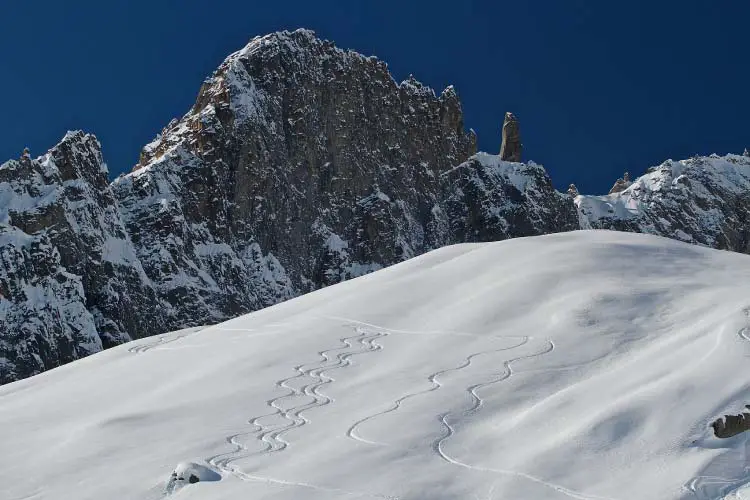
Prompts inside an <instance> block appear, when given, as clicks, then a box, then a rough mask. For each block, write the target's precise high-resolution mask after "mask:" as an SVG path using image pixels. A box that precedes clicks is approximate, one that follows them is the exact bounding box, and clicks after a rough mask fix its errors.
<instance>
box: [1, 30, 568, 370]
mask: <svg viewBox="0 0 750 500" xmlns="http://www.w3.org/2000/svg"><path fill="white" fill-rule="evenodd" d="M475 152H476V137H475V135H474V133H473V132H472V131H469V132H465V131H464V125H463V117H462V112H461V105H460V101H459V99H458V96H457V94H456V92H455V90H454V89H453V88H452V87H448V88H447V89H446V90H445V91H443V92H442V93H441V94H440V95H435V93H434V92H433V91H432V90H431V89H429V88H427V87H425V86H423V85H422V84H420V83H419V82H418V81H417V80H415V79H414V78H413V77H410V78H409V79H407V80H406V81H404V82H402V83H400V84H398V83H396V82H395V81H394V80H393V79H392V77H391V75H390V74H389V73H388V70H387V67H386V65H385V63H383V62H381V61H379V60H377V59H376V58H373V57H365V56H362V55H360V54H357V53H355V52H349V51H343V50H340V49H338V48H336V47H335V46H334V45H333V44H331V43H330V42H326V41H322V40H319V39H317V38H316V37H315V36H314V35H313V34H312V33H311V32H309V31H304V30H299V31H295V32H293V33H288V32H284V33H276V34H272V35H268V36H265V37H260V38H256V39H254V40H253V41H252V42H250V44H249V45H248V46H247V47H245V48H244V49H243V50H241V51H239V52H237V53H235V54H232V55H231V56H229V57H228V58H227V59H226V61H225V62H224V63H223V64H222V65H221V66H220V67H219V69H218V70H217V71H216V72H215V73H214V75H213V76H212V77H211V78H209V79H208V80H207V81H206V82H205V83H204V85H203V86H202V88H201V90H200V92H199V96H198V99H197V102H196V104H195V106H194V107H193V109H191V110H190V111H189V112H188V113H187V114H186V115H185V116H184V117H182V118H181V119H179V120H173V121H172V122H171V123H170V124H169V125H168V126H167V127H166V128H165V129H164V131H163V132H162V133H161V134H160V135H159V137H157V138H156V140H154V141H153V142H152V143H151V144H149V145H147V146H146V147H145V148H144V149H143V151H142V154H141V159H140V162H139V164H138V165H137V166H136V168H135V169H134V171H133V172H132V173H130V174H128V175H125V176H121V177H120V178H118V179H116V180H115V181H114V182H113V183H112V184H111V185H108V183H107V180H106V167H105V166H104V163H103V161H102V157H101V151H100V148H99V144H98V142H97V141H96V139H94V138H93V137H92V136H89V135H85V134H82V133H72V134H69V135H68V136H66V137H65V139H64V140H63V141H62V142H61V144H60V145H58V146H56V147H55V148H53V150H51V151H50V152H49V153H48V154H46V155H44V156H43V157H41V158H39V159H36V160H32V159H31V158H30V156H29V155H26V156H24V157H23V158H22V159H21V160H19V161H12V162H8V163H6V164H4V165H3V166H2V167H0V210H2V212H0V214H4V215H2V217H0V223H5V224H8V229H7V230H8V231H10V232H13V234H16V237H15V239H16V240H18V241H21V242H23V244H20V243H19V244H15V243H14V244H13V245H10V244H6V245H5V246H4V247H3V248H2V250H3V251H5V252H6V253H9V254H10V252H11V250H12V249H14V250H13V253H12V255H13V259H14V260H13V266H14V267H15V268H19V267H21V268H23V269H24V271H25V272H28V273H29V275H28V276H26V275H23V276H22V275H20V274H19V273H10V272H5V271H4V273H3V274H2V275H1V276H2V279H3V280H4V281H3V282H2V283H3V289H2V290H3V295H4V297H5V298H4V299H3V300H4V302H3V304H4V306H3V307H5V309H3V310H7V311H16V312H13V314H12V315H10V313H6V317H7V318H9V319H8V320H7V321H6V322H4V323H3V325H4V328H5V326H7V327H8V328H7V329H6V331H2V332H0V338H2V339H11V338H12V342H11V341H6V344H5V345H6V346H9V347H8V349H9V350H8V349H6V351H7V352H10V351H12V350H13V349H16V350H18V349H20V350H21V351H24V349H25V350H26V351H28V352H30V353H31V354H29V355H28V356H26V357H25V358H24V357H23V356H21V355H17V354H12V355H11V354H8V355H7V356H5V361H4V366H6V367H7V370H6V372H7V373H8V375H7V376H6V377H5V378H4V379H3V381H7V380H10V379H13V378H19V377H23V376H26V375H29V374H32V373H36V372H38V371H40V370H43V369H45V368H49V367H51V366H55V365H57V364H59V363H62V362H65V361H69V360H71V359H75V358H76V357H79V356H81V355H85V354H87V353H89V352H93V351H96V350H98V349H100V348H102V347H107V346H109V345H114V344H117V343H121V342H124V341H126V340H129V339H130V338H135V337H139V336H143V335H146V334H156V333H160V332H162V331H165V330H169V329H176V328H179V327H183V326H191V325H196V324H205V323H210V322H216V321H220V320H224V319H227V318H229V317H232V316H236V315H238V314H241V313H244V312H247V311H252V310H255V309H258V308H261V307H265V306H268V305H271V304H275V303H277V302H279V301H282V300H285V299H288V298H290V297H293V296H295V295H298V294H300V293H304V292H307V291H310V290H314V289H316V288H319V287H322V286H326V285H330V284H333V283H337V282H339V281H341V280H345V279H348V278H351V277H355V276H359V275H362V274H364V273H367V272H370V271H373V270H376V269H379V268H381V267H384V266H388V265H391V264H393V263H396V262H399V261H401V260H404V259H407V258H410V257H413V256H415V255H418V254H420V253H423V252H425V251H428V250H431V249H433V248H436V247H438V246H441V245H444V244H449V243H455V242H462V241H487V240H493V239H503V238H509V237H514V236H526V235H532V234H542V233H545V232H550V231H557V230H568V229H573V228H574V227H575V223H576V213H575V208H574V206H573V205H572V204H571V203H570V202H569V200H568V201H567V202H566V197H564V196H563V195H560V194H559V193H557V192H556V191H554V189H553V188H552V184H551V182H550V180H549V178H548V177H547V175H546V173H545V172H544V170H543V169H542V168H541V167H540V166H537V165H534V164H529V165H524V164H517V163H515V164H511V163H507V162H502V161H500V160H499V159H498V158H497V157H490V156H488V155H478V156H476V157H472V155H473V154H474V153H475ZM470 158H471V159H470ZM467 160H468V161H467ZM37 241H38V242H37ZM34 242H37V243H34ZM34 245H37V246H36V247H35V246H34ZM37 247H42V248H44V249H46V250H45V251H46V253H44V254H40V253H39V252H38V251H35V252H36V253H34V251H32V249H33V248H37ZM24 252H26V253H24ZM27 254H28V255H27ZM33 256H37V257H36V259H37V261H39V262H40V263H39V264H35V265H41V262H47V263H48V266H49V267H50V269H49V271H48V272H47V271H45V272H46V274H45V273H42V272H41V271H38V272H37V271H33V272H32V271H29V266H28V265H26V264H24V262H26V261H29V259H32V258H33ZM7 259H8V260H9V262H10V257H7ZM40 259H41V260H40ZM56 259H57V260H56ZM35 262H36V261H35ZM9 268H10V267H9ZM48 276H51V277H49V278H46V277H48ZM55 276H60V278H57V280H58V281H60V282H62V281H65V280H67V281H69V282H70V283H71V285H70V286H68V287H67V288H65V289H64V290H62V291H59V292H55V293H57V295H59V296H60V297H57V296H55V297H57V298H54V301H55V303H58V302H61V301H67V302H66V303H68V304H70V307H72V308H74V309H75V310H78V311H79V312H80V313H81V314H80V315H78V317H79V319H80V321H81V322H82V323H81V324H80V325H78V324H76V325H73V326H71V325H69V324H68V323H64V324H61V326H59V328H58V327H55V329H51V330H50V331H45V330H44V326H43V325H44V324H47V321H46V320H40V323H39V325H38V327H35V328H32V329H30V330H28V333H27V334H26V337H25V340H24V339H19V338H16V337H11V335H10V334H9V333H8V332H9V330H10V329H11V328H15V326H17V325H20V324H21V322H23V321H27V319H28V318H30V317H33V316H34V315H35V314H36V313H33V311H32V312H28V313H26V312H24V314H25V316H24V314H21V313H20V312H17V311H27V310H35V309H33V308H32V309H29V308H28V307H26V308H25V309H24V307H25V306H23V304H24V303H25V300H26V299H25V296H24V295H23V294H22V293H21V292H18V291H15V292H13V294H11V293H10V290H17V289H18V288H19V287H20V288H22V285H21V283H22V282H23V280H32V281H33V280H36V281H39V280H43V279H49V280H51V279H53V278H52V277H55ZM62 277H65V280H63V278H62ZM36 281H35V282H36ZM40 286H41V285H40ZM58 288H59V287H58ZM63 292H64V293H63ZM45 301H46V302H45ZM52 302H53V297H48V298H45V299H44V300H40V301H38V304H36V305H35V306H34V307H37V306H38V309H44V308H45V307H47V305H49V304H51V303H52ZM45 304H47V305H45ZM55 307H57V306H55ZM40 315H41V313H40ZM39 317H40V318H41V316H39ZM11 319H12V321H13V322H12V323H11ZM66 325H67V326H66ZM39 338H42V339H44V343H46V344H48V345H49V347H44V348H37V347H34V346H31V344H32V339H39ZM58 338H65V339H70V340H65V341H64V342H63V341H57V340H55V339H58ZM24 342H25V344H24ZM66 342H67V343H66ZM57 344H60V345H57ZM68 344H69V345H70V348H68V347H65V346H67V345H68ZM19 346H20V347H19ZM24 346H26V347H24ZM29 346H31V347H29ZM55 349H57V350H59V351H61V352H62V354H60V355H56V354H54V353H53V354H50V353H52V352H53V351H54V350H55ZM6 351H4V352H6ZM26 351H24V352H26ZM4 355H5V354H4ZM22 358H23V359H24V360H34V361H35V362H36V364H33V363H31V362H29V361H19V360H21V359H22Z"/></svg>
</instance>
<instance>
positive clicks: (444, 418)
mask: <svg viewBox="0 0 750 500" xmlns="http://www.w3.org/2000/svg"><path fill="white" fill-rule="evenodd" d="M545 342H546V344H547V345H546V346H545V347H544V349H542V350H540V351H539V352H536V353H532V354H527V355H524V356H518V357H515V358H512V359H509V360H507V361H505V362H503V366H504V371H503V373H502V374H500V375H498V376H496V377H494V378H493V379H491V380H489V381H487V382H482V383H479V384H474V385H471V386H469V387H467V388H466V392H468V393H469V394H470V396H471V397H472V399H473V401H474V402H473V404H472V406H471V407H470V408H469V409H467V410H464V411H462V412H461V414H462V415H463V416H464V417H466V416H469V415H472V414H473V413H476V412H477V411H479V410H480V409H481V407H482V406H483V405H484V399H482V397H481V396H480V395H479V394H478V392H477V391H479V390H481V389H483V388H485V387H489V386H491V385H494V384H497V383H500V382H503V381H505V380H508V379H509V378H510V377H512V376H513V373H514V372H513V363H515V362H517V361H521V360H524V359H533V358H537V357H540V356H544V355H545V354H549V353H551V352H552V351H553V350H554V349H555V343H554V341H552V339H545ZM452 413H453V412H450V411H448V412H445V413H442V414H440V415H438V419H439V420H440V423H441V424H442V425H443V427H444V428H445V434H443V436H441V437H440V438H438V439H437V440H436V441H435V442H434V443H433V444H432V448H433V450H434V451H435V453H436V454H437V455H438V456H440V458H442V459H443V460H444V461H445V462H447V463H449V464H452V465H456V466H458V467H462V468H464V469H469V470H474V471H479V472H489V473H493V474H502V475H509V476H515V477H519V478H523V479H526V480H528V481H531V482H534V483H536V484H539V485H541V486H544V487H547V488H550V489H552V490H555V491H557V492H558V493H562V494H563V495H566V496H568V497H570V498H575V499H577V500H612V499H610V498H607V497H600V496H596V495H588V494H585V493H581V492H579V491H575V490H571V489H570V488H566V487H564V486H560V485H558V484H555V483H551V482H549V481H544V480H543V479H540V478H538V477H536V476H532V475H531V474H527V473H525V472H520V471H515V470H508V469H495V468H489V467H481V466H476V465H471V464H468V463H465V462H462V461H460V460H458V459H457V458H454V457H452V456H450V455H449V454H448V453H447V452H446V451H445V450H444V444H445V442H446V441H447V440H448V439H450V438H451V437H453V436H454V435H455V434H456V430H455V428H454V427H453V426H452V425H451V423H450V421H449V420H450V416H451V414H452Z"/></svg>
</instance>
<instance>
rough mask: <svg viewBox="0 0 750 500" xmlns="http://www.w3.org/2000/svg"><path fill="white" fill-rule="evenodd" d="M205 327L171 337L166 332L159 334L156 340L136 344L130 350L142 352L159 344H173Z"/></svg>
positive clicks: (135, 352) (136, 352) (134, 352)
mask: <svg viewBox="0 0 750 500" xmlns="http://www.w3.org/2000/svg"><path fill="white" fill-rule="evenodd" d="M204 329H205V328H200V329H198V330H193V331H190V332H187V333H183V334H182V335H175V337H174V338H171V339H170V338H168V337H169V334H168V333H165V334H162V335H159V336H158V337H157V338H156V340H154V341H151V342H146V343H143V344H138V345H136V346H133V347H130V348H128V352H131V353H133V354H142V353H144V352H146V351H150V350H151V349H153V348H154V347H159V346H162V345H166V344H171V343H172V342H174V341H176V340H180V339H184V338H185V337H188V336H190V335H192V334H194V333H198V332H200V331H202V330H204Z"/></svg>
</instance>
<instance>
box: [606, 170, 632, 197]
mask: <svg viewBox="0 0 750 500" xmlns="http://www.w3.org/2000/svg"><path fill="white" fill-rule="evenodd" d="M630 184H631V182H630V174H629V173H628V172H625V174H623V176H622V177H621V178H619V179H617V180H616V181H615V184H614V185H613V186H612V189H610V190H609V194H614V193H620V192H622V191H625V190H626V189H627V188H629V187H630Z"/></svg>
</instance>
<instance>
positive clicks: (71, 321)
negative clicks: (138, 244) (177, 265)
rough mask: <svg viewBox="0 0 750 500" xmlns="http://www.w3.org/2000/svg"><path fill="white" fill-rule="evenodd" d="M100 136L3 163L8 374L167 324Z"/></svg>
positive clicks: (0, 214)
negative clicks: (127, 227) (123, 218)
mask: <svg viewBox="0 0 750 500" xmlns="http://www.w3.org/2000/svg"><path fill="white" fill-rule="evenodd" d="M107 176H108V171H107V167H106V165H105V163H104V162H103V159H102V154H101V148H100V145H99V142H98V141H97V140H96V138H95V137H93V136H92V135H88V134H83V133H81V132H75V133H69V134H67V135H66V136H65V137H64V138H63V140H62V141H61V142H60V143H59V144H58V145H57V146H55V147H54V148H52V149H51V150H50V151H49V152H48V153H47V154H45V155H43V156H41V157H40V158H37V159H31V158H30V156H29V155H28V154H27V153H24V155H23V156H22V157H21V158H20V159H19V160H11V161H9V162H6V163H4V164H2V165H0V261H1V262H2V264H3V265H2V267H0V383H4V382H8V381H12V380H15V379H18V378H22V377H26V376H29V375H33V374H35V373H39V372H40V371H42V370H44V369H48V368H51V367H54V366H59V365H60V364H63V363H66V362H69V361H72V360H74V359H78V358H80V357H83V356H86V355H88V354H91V353H92V352H96V351H99V350H101V349H102V348H105V347H111V346H113V345H117V344H121V343H123V342H126V341H128V340H130V339H131V338H137V337H142V336H145V335H148V334H150V333H151V332H152V331H153V329H154V328H155V329H157V330H158V329H163V328H164V325H165V322H164V321H163V320H162V319H161V314H160V311H159V309H161V308H163V307H165V306H167V305H168V304H165V303H160V302H159V300H158V297H157V296H156V293H155V291H154V289H153V286H152V285H151V281H150V280H149V278H148V277H147V276H146V274H145V273H144V270H143V267H142V266H141V263H140V261H139V260H138V258H137V256H136V252H135V249H134V247H133V245H132V243H131V242H130V239H129V237H128V235H127V233H126V232H125V227H124V226H123V224H122V221H121V217H120V212H119V209H118V207H117V204H116V201H115V198H114V196H113V193H112V189H111V188H110V186H109V181H108V179H107Z"/></svg>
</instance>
